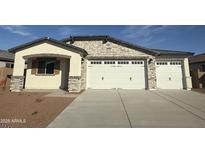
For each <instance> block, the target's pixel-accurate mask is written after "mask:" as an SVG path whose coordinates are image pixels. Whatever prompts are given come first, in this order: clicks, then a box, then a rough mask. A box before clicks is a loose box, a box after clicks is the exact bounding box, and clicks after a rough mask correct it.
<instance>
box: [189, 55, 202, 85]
mask: <svg viewBox="0 0 205 154" xmlns="http://www.w3.org/2000/svg"><path fill="white" fill-rule="evenodd" d="M189 65H190V73H191V77H192V85H193V88H205V53H203V54H199V55H196V56H193V57H190V58H189Z"/></svg>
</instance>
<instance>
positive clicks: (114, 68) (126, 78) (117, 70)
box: [87, 60, 145, 89]
mask: <svg viewBox="0 0 205 154" xmlns="http://www.w3.org/2000/svg"><path fill="white" fill-rule="evenodd" d="M144 66H145V65H144V61H143V60H118V61H116V60H103V61H102V60H91V61H88V67H87V68H88V69H87V71H88V72H87V75H88V76H87V77H88V78H87V88H92V89H112V88H122V89H145V67H144Z"/></svg>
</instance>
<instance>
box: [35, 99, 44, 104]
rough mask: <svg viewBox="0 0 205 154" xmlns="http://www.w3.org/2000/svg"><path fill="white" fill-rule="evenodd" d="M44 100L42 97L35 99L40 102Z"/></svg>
mask: <svg viewBox="0 0 205 154" xmlns="http://www.w3.org/2000/svg"><path fill="white" fill-rule="evenodd" d="M42 101H43V100H42V99H41V98H37V99H36V100H35V102H38V103H40V102H42Z"/></svg>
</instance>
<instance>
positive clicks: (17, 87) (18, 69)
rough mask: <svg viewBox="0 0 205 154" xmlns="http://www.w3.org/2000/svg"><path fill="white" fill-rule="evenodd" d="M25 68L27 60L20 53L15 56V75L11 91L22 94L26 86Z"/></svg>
mask: <svg viewBox="0 0 205 154" xmlns="http://www.w3.org/2000/svg"><path fill="white" fill-rule="evenodd" d="M24 67H25V59H24V58H23V57H22V56H20V55H19V54H18V53H17V54H16V55H15V61H14V68H13V75H12V77H11V84H10V90H11V91H12V92H20V91H21V90H22V89H23V85H24Z"/></svg>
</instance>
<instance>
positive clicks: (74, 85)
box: [68, 56, 81, 92]
mask: <svg viewBox="0 0 205 154" xmlns="http://www.w3.org/2000/svg"><path fill="white" fill-rule="evenodd" d="M68 91H69V92H80V91H81V57H80V56H79V57H76V58H73V57H71V58H70V72H69V77H68Z"/></svg>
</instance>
